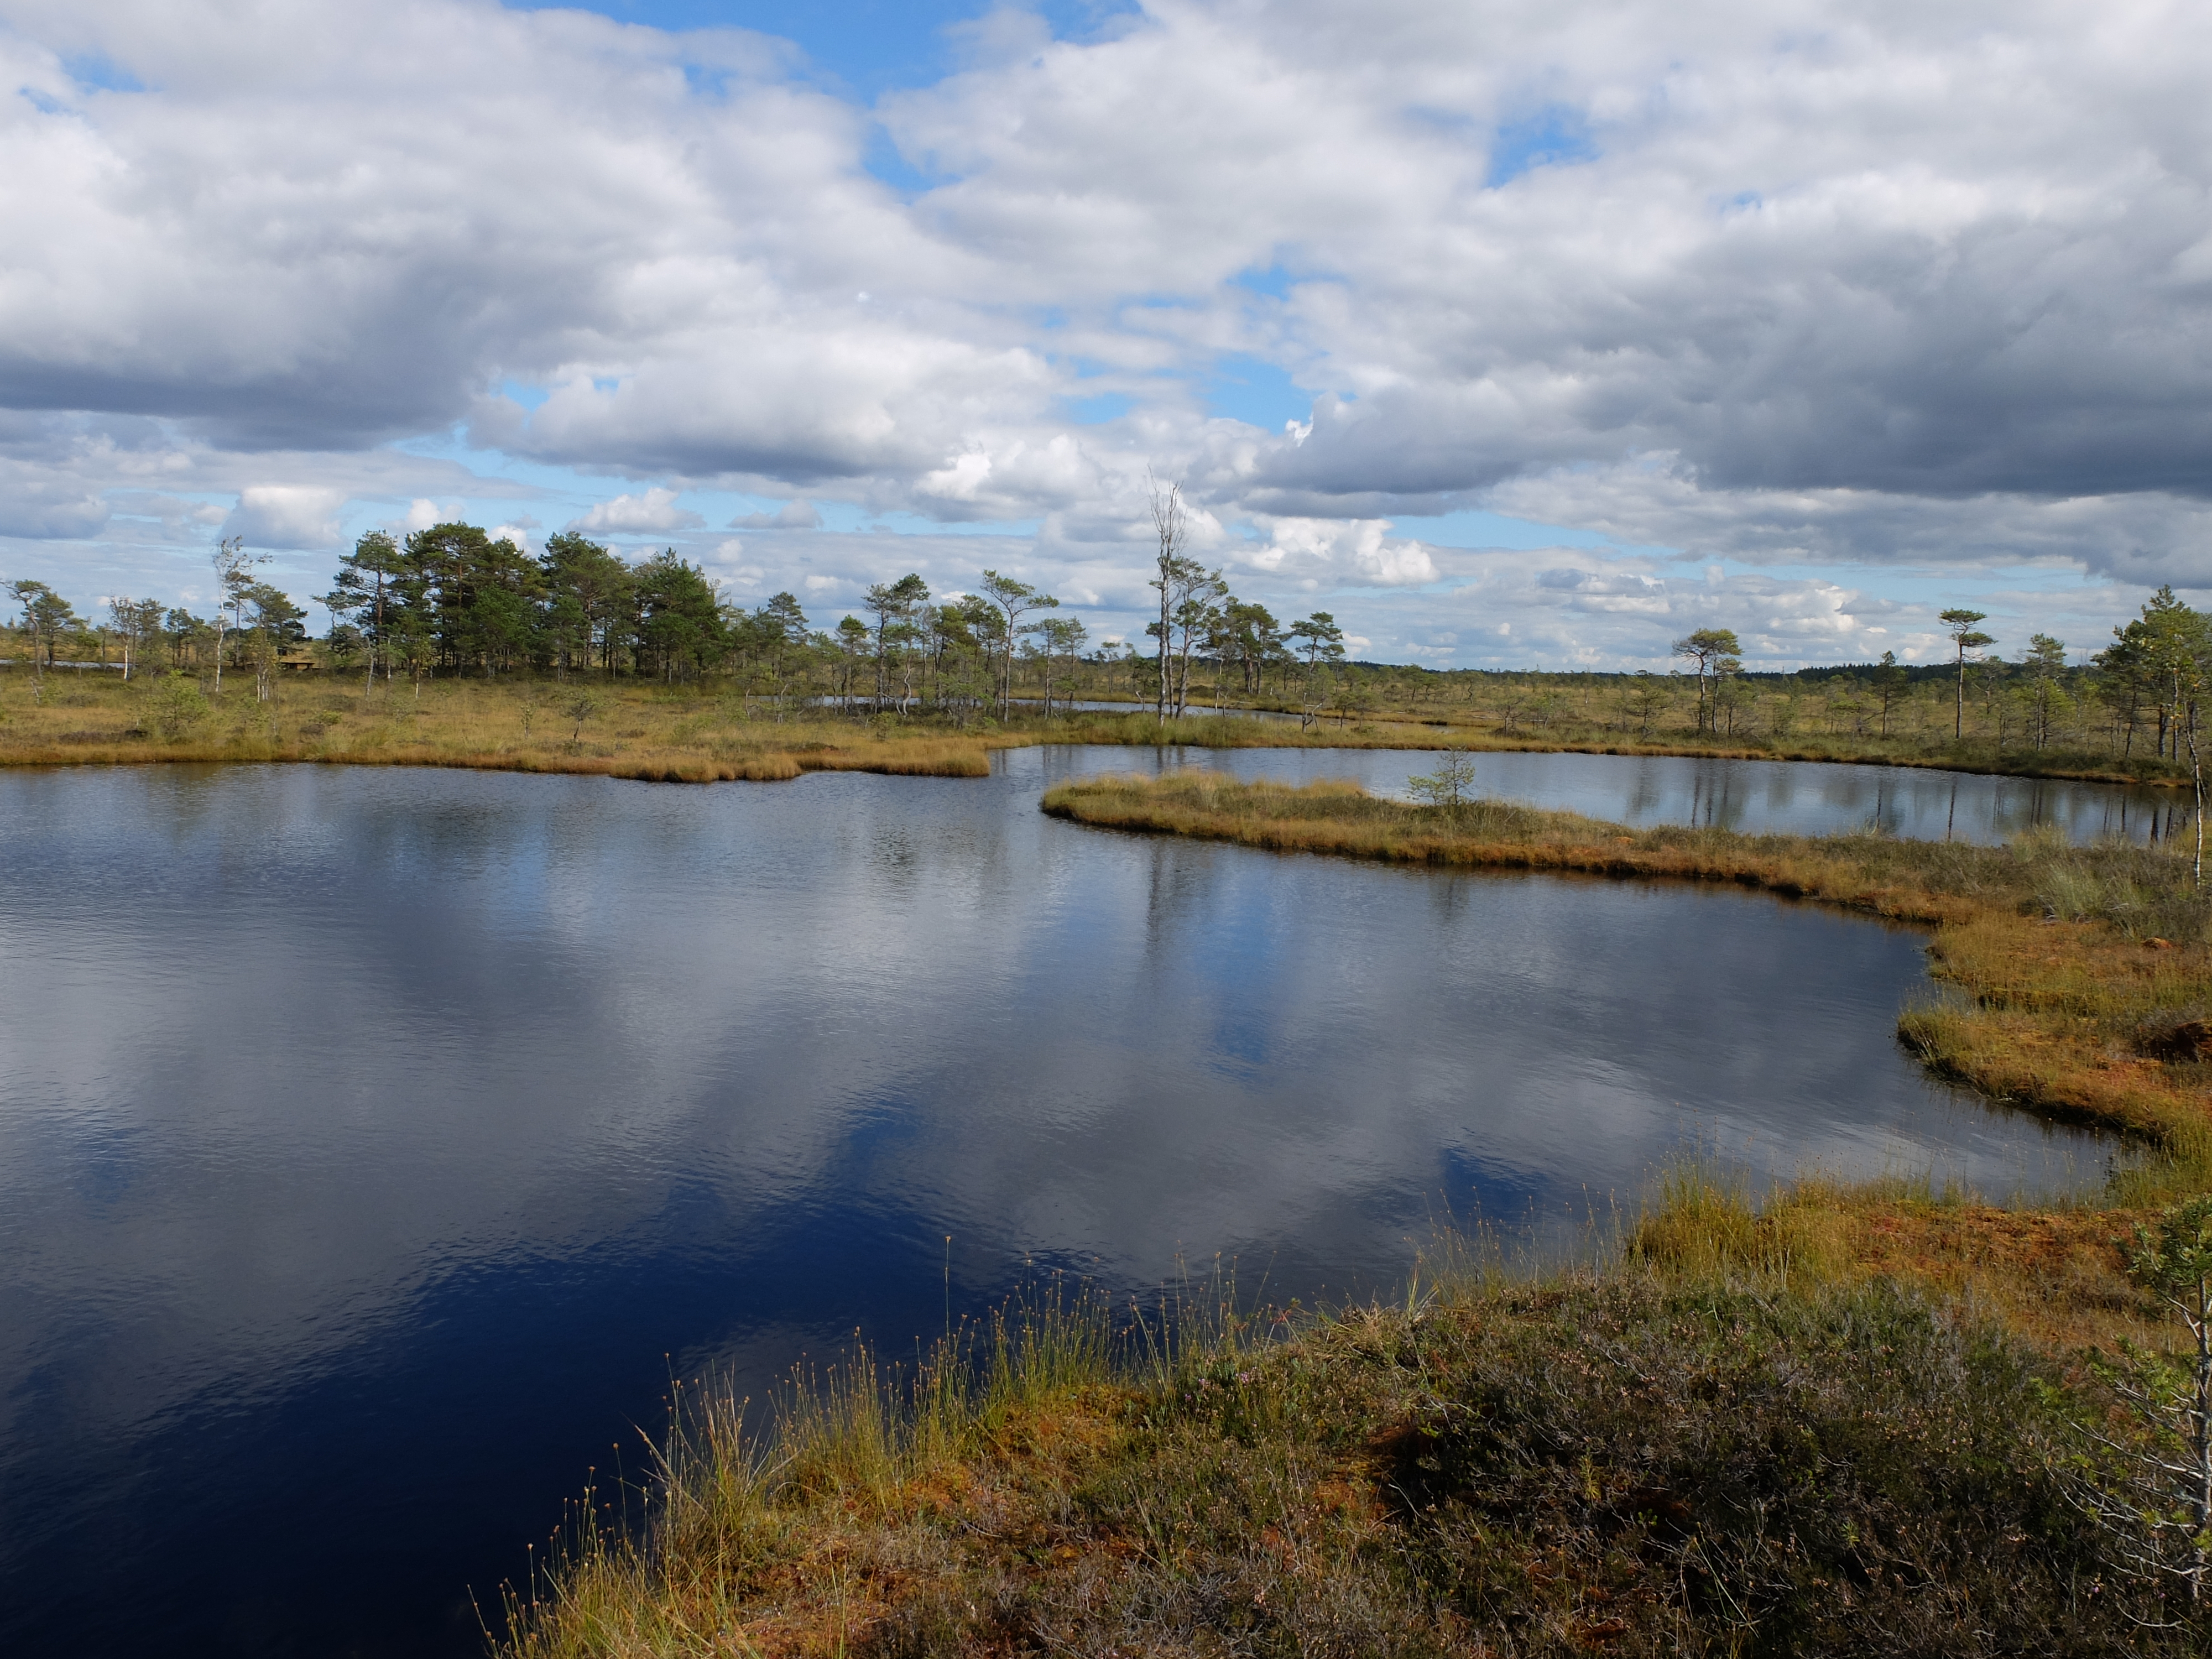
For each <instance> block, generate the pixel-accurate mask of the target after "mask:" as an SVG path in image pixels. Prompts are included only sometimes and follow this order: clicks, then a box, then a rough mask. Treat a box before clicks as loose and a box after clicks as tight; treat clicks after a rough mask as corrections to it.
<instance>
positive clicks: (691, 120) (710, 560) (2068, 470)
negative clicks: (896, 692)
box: [0, 0, 2212, 668]
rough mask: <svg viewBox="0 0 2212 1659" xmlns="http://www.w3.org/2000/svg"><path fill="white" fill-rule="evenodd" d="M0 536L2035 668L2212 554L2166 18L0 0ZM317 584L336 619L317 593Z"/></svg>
mask: <svg viewBox="0 0 2212 1659" xmlns="http://www.w3.org/2000/svg"><path fill="white" fill-rule="evenodd" d="M0 71H4V73H0V578H10V577H32V578H35V579H38V580H45V581H47V582H50V583H51V584H52V585H53V586H55V587H56V588H58V590H60V591H61V592H63V593H64V595H65V596H66V597H68V598H69V599H71V600H72V601H73V602H75V603H76V605H77V606H78V608H79V609H80V610H81V611H84V610H91V611H99V610H100V609H101V608H102V602H103V600H104V599H106V598H107V597H109V596H131V597H156V598H161V599H165V600H167V601H169V602H171V603H184V604H189V605H197V606H199V607H202V608H205V607H206V606H207V605H208V603H209V601H210V598H211V595H212V593H213V592H214V582H213V578H212V573H211V570H210V563H209V555H210V552H211V551H212V550H213V549H214V547H215V545H216V543H217V542H218V541H219V540H220V539H222V538H223V537H226V536H242V537H243V538H245V540H246V544H247V546H248V547H249V548H250V549H252V550H256V551H258V552H263V553H265V554H267V555H268V556H269V557H270V566H269V570H270V574H271V575H272V577H273V579H274V580H276V582H277V583H278V584H279V585H280V586H284V587H286V588H287V589H288V590H289V591H290V592H292V593H293V594H294V595H295V597H296V598H298V599H301V600H303V601H305V600H308V599H312V597H313V596H314V595H316V594H319V593H321V592H324V591H325V590H326V589H327V588H328V587H329V586H330V582H331V574H332V572H333V571H334V569H335V568H336V561H337V556H338V554H339V553H340V552H341V551H343V550H344V549H346V548H348V547H349V546H350V545H351V544H353V542H354V540H355V539H356V538H357V537H359V536H361V535H362V534H363V533H365V532H368V531H371V530H374V529H378V528H389V529H393V530H404V529H408V528H417V527H422V526H427V525H428V524H430V523H434V522H437V521H439V520H445V519H449V518H455V517H459V518H465V519H467V520H471V521H473V522H477V523H481V524H483V525H485V526H489V527H494V528H504V529H505V531H506V532H507V533H508V534H510V535H513V537H515V538H517V539H518V540H520V541H522V542H524V543H525V544H527V545H529V546H530V547H532V549H536V548H539V547H542V546H543V544H544V538H545V537H546V536H548V535H550V534H552V533H554V532H559V531H562V530H564V529H574V530H577V531H579V532H583V533H586V534H588V535H591V536H592V537H593V538H595V539H599V540H602V541H605V542H606V543H607V544H610V545H612V546H615V547H617V549H619V550H623V552H625V553H626V554H629V555H631V556H637V555H640V554H642V553H644V552H647V551H649V550H656V549H659V548H661V547H673V548H675V549H676V550H678V552H680V553H681V554H683V555H684V556H685V557H687V558H690V559H693V560H695V561H696V562H699V563H701V564H702V566H704V568H706V569H707V570H708V573H709V574H711V575H713V576H714V578H716V579H717V580H720V581H721V582H722V583H724V584H725V585H726V588H727V590H728V592H730V594H731V595H732V598H733V599H736V600H737V601H738V602H741V603H744V604H746V605H753V604H757V603H760V602H762V601H763V600H765V599H768V598H769V596H770V595H771V594H773V593H775V592H778V591H780V590H784V589H788V590H790V591H792V592H794V593H796V594H797V595H798V596H799V599H800V600H801V602H802V603H803V604H804V605H805V608H806V610H807V613H808V615H809V617H811V619H812V620H814V621H815V622H816V623H817V625H827V624H829V623H834V622H835V621H836V617H838V616H839V615H841V614H842V613H843V612H844V611H847V610H848V609H851V608H853V607H854V606H856V605H857V604H858V602H859V600H860V596H861V594H862V592H864V590H865V589H866V586H867V585H868V584H869V583H871V582H876V581H884V580H893V579H896V577H897V576H899V575H902V574H905V573H906V572H908V571H909V570H913V571H918V572H919V573H921V574H922V575H923V576H924V577H925V578H926V579H927V580H928V582H929V583H930V585H931V586H932V587H933V590H935V591H936V592H938V593H939V594H950V593H955V592H962V591H965V590H967V589H969V588H972V587H973V586H974V585H975V581H976V580H977V578H978V576H979V574H980V573H981V571H982V570H984V569H985V568H993V569H997V570H999V571H1000V572H1002V573H1006V574H1016V575H1018V576H1021V577H1022V578H1024V579H1025V580H1030V581H1033V582H1036V583H1037V584H1039V585H1040V586H1043V587H1044V588H1046V589H1047V590H1048V591H1050V592H1054V593H1055V594H1057V595H1058V596H1059V597H1060V599H1061V601H1062V603H1063V605H1065V606H1066V607H1068V608H1069V609H1070V610H1072V611H1073V612H1074V613H1075V614H1076V615H1079V616H1080V617H1083V618H1084V620H1085V622H1086V623H1089V624H1090V626H1091V632H1092V636H1093V637H1094V639H1109V638H1113V637H1116V636H1121V637H1128V638H1133V639H1138V640H1141V638H1142V633H1141V629H1142V626H1143V617H1144V613H1145V611H1146V605H1147V603H1148V602H1149V601H1150V599H1151V598H1152V596H1151V594H1150V592H1149V591H1148V590H1147V589H1146V586H1145V577H1146V570H1147V561H1148V558H1149V556H1150V551H1151V530H1150V524H1149V520H1148V518H1147V515H1146V492H1147V488H1148V480H1149V479H1158V480H1162V481H1176V482H1179V483H1181V485H1182V488H1183V489H1184V492H1185V495H1186V498H1187V500H1188V503H1189V505H1190V507H1191V510H1192V514H1193V523H1194V551H1195V552H1197V553H1198V554H1199V555H1200V556H1201V557H1202V558H1204V559H1205V560H1206V562H1208V563H1210V564H1214V565H1218V566H1219V567H1220V568H1222V570H1223V571H1224V573H1225V576H1226V578H1227V580H1229V582H1230V584H1231V587H1232V588H1233V589H1234V590H1235V591H1236V592H1237V593H1238V594H1239V595H1240V596H1243V597H1247V598H1252V599H1259V600H1261V601H1262V602H1264V603H1265V604H1267V605H1268V606H1269V607H1270V608H1271V609H1272V610H1273V611H1274V613H1275V614H1276V615H1277V617H1279V618H1280V619H1282V620H1284V621H1285V622H1287V621H1289V620H1291V619H1292V618H1294V617H1302V616H1304V615H1306V614H1308V613H1309V612H1310V611H1315V610H1326V611H1330V612H1331V613H1332V614H1333V615H1334V616H1335V617H1336V618H1337V619H1338V621H1339V622H1340V623H1342V624H1343V625H1344V627H1345V629H1346V633H1347V635H1348V636H1349V639H1350V642H1351V643H1352V647H1353V652H1354V654H1355V655H1358V656H1361V657H1364V658H1368V659H1374V660H1380V661H1394V662H1419V663H1424V664H1427V665H1432V666H1437V667H1450V666H1462V667H1488V668H1528V667H1544V668H1570V667H1593V668H1645V667H1650V668H1663V667H1665V666H1666V665H1668V647H1669V644H1670V642H1671V641H1673V640H1674V639H1675V638H1678V637H1680V636H1681V635H1685V634H1686V633H1688V632H1690V631H1691V630H1692V629H1696V628H1700V627H1725V628H1731V629H1735V631H1736V632H1737V633H1738V635H1740V636H1741V639H1742V641H1743V643H1744V647H1745V657H1746V660H1747V665H1749V666H1752V667H1755V668H1786V667H1792V666H1796V665H1802V664H1808V663H1812V664H1818V663H1829V662H1842V661H1866V660H1870V659H1873V658H1875V657H1877V656H1879V655H1880V654H1881V653H1882V652H1883V651H1885V650H1891V651H1894V652H1896V653H1897V654H1898V656H1899V658H1900V659H1904V660H1906V661H1929V660H1935V659H1939V658H1941V657H1942V656H1943V655H1944V654H1945V651H1946V648H1947V647H1946V642H1945V641H1944V640H1943V638H1942V632H1941V629H1940V627H1939V626H1938V624H1937V623H1936V612H1937V611H1941V610H1942V609H1943V608H1945V607H1946V606H1953V605H1966V606H1969V607H1971V608H1973V609H1976V610H1980V611H1985V612H1987V613H1988V614H1989V617H1990V622H1989V623H1986V624H1984V626H1985V627H1986V628H1987V629H1988V631H1990V632H1991V633H1993V634H1995V635H1996V636H1997V639H1998V641H1999V643H1998V647H1997V649H1998V651H1999V652H2000V653H2002V654H2006V655H2016V654H2018V653H2021V651H2022V650H2023V649H2024V648H2025V647H2026V644H2027V638H2028V636H2029V635H2031V634H2032V633H2034V632H2038V631H2040V632H2045V633H2050V634H2053V635H2057V636H2058V637H2059V638H2061V639H2063V640H2064V641H2067V642H2068V644H2069V647H2071V648H2072V654H2073V657H2074V659H2075V660H2076V661H2081V660H2086V659H2087V655H2088V653H2090V652H2092V651H2093V650H2095V649H2097V648H2098V647H2100V645H2101V644H2102V643H2104V642H2105V641H2106V640H2108V639H2109V637H2110V630H2111V629H2112V626H2113V625H2114V624H2115V623H2118V622H2120V621H2122V620H2124V618H2125V617H2127V616H2129V615H2130V614H2132V613H2133V612H2134V611H2135V610H2136V607H2137V606H2139V605H2141V604H2142V601H2143V599H2145V598H2146V597H2147V596H2148V592H2150V590H2151V589H2152V588H2154V587H2155V586H2157V585H2159V584H2160V583H2172V585H2174V586H2176V587H2177V588H2178V589H2179V590H2180V591H2181V592H2182V594H2183V597H2185V598H2186V599H2192V600H2193V601H2195V602H2197V603H2204V602H2206V601H2207V599H2208V598H2209V597H2212V507H2208V498H2209V497H2212V200H2208V189H2209V188H2212V98H2208V97H2206V96H2205V94H2204V90H2203V89H2204V88H2205V87H2206V86H2207V85H2208V84H2212V8H2208V7H2205V6H2203V5H2202V4H2201V3H2197V4H2190V3H2130V0H2106V3H2100V4H2098V5H2095V6H2091V5H2087V4H2083V3H2081V0H2065V3H2050V0H2003V3H1996V0H1971V3H1960V0H1913V3H1910V4H1907V3H1900V0H1867V3H1858V4H1838V3H1832V0H1757V3H1752V0H1683V3H1679V4H1675V5H1670V6H1656V5H1651V4H1648V3H1646V4H1642V5H1626V4H1620V3H1582V0H1472V3H1464V4H1457V5H1449V6H1447V5H1439V4H1437V3H1435V0H1365V3H1363V4H1361V5H1359V6H1357V7H1347V6H1345V5H1342V4H1340V3H1331V4H1324V3H1320V0H1219V3H1182V0H1164V3H1122V0H1050V3H1047V4H1044V5H1042V6H1036V7H1029V8H1023V7H1016V6H1008V7H1002V8H999V9H987V8H985V7H982V6H979V5H976V4H965V5H963V4H944V3H933V4H911V5H909V4H898V3H893V0H823V3H811V4H799V3H797V0H770V3H743V0H604V3H601V4H599V5H598V6H595V7H591V8H569V7H558V6H524V5H518V4H509V5H501V4H497V3H493V0H378V3H375V4H373V5H372V4H368V3H359V0H356V3H336V0H0ZM315 617H316V620H317V622H318V623H319V622H320V621H321V619H322V613H321V612H320V611H316V612H315Z"/></svg>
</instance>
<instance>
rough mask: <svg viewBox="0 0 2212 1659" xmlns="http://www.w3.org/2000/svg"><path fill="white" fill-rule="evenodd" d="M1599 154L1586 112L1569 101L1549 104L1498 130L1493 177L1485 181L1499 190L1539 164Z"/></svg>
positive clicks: (1586, 158) (1493, 149)
mask: <svg viewBox="0 0 2212 1659" xmlns="http://www.w3.org/2000/svg"><path fill="white" fill-rule="evenodd" d="M1596 155H1597V145H1596V143H1595V142H1593V141H1592V139H1591V137H1590V134H1589V119H1588V118H1586V117H1585V116H1584V115H1583V112H1581V111H1580V110H1578V109H1576V108H1575V107H1573V106H1571V105H1569V104H1547V105H1545V106H1544V107H1543V108H1541V109H1540V110H1538V111H1537V112H1535V113H1534V115H1530V116H1528V117H1525V118H1522V119H1521V120H1518V121H1509V122H1507V123H1506V124H1505V125H1504V126H1502V127H1500V128H1498V137H1497V138H1496V139H1495V140H1494V141H1493V142H1492V144H1491V146H1490V176H1489V177H1488V178H1487V179H1486V180H1485V181H1484V182H1485V183H1486V184H1487V185H1489V187H1490V188H1491V189H1492V190H1495V189H1497V188H1498V186H1499V185H1504V184H1510V183H1511V182H1512V181H1513V180H1514V179H1518V178H1519V177H1520V176H1521V175H1522V173H1529V172H1533V171H1534V169H1536V168H1537V167H1558V166H1561V165H1563V164H1565V163H1568V162H1573V161H1592V160H1595V158H1596Z"/></svg>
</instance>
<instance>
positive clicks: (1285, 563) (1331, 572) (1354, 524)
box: [1231, 513, 1437, 587]
mask: <svg viewBox="0 0 2212 1659" xmlns="http://www.w3.org/2000/svg"><path fill="white" fill-rule="evenodd" d="M1253 522H1254V523H1255V524H1256V525H1257V526H1259V527H1260V528H1261V530H1262V531H1264V532H1266V534H1267V541H1266V543H1265V544H1262V545H1261V546H1259V547H1257V548H1255V549H1253V550H1249V551H1240V552H1235V553H1232V554H1231V558H1232V559H1233V560H1234V562H1236V563H1237V564H1239V565H1242V566H1244V567H1246V568H1249V569H1252V570H1255V571H1264V572H1266V573H1267V574H1272V575H1280V576H1285V577H1291V578H1297V579H1300V580H1316V579H1333V580H1338V581H1344V582H1350V583H1354V584H1358V585H1361V586H1376V587H1418V586H1422V585H1424V584H1425V583H1428V582H1432V581H1434V580H1437V565H1436V561H1435V560H1434V559H1433V558H1431V556H1430V554H1429V550H1427V549H1426V548H1425V547H1423V546H1422V545H1421V544H1420V543H1419V542H1417V541H1407V540H1404V539H1402V538H1401V539H1400V540H1397V541H1390V540H1388V539H1386V532H1388V531H1389V528H1390V526H1389V521H1388V520H1382V519H1351V520H1334V519H1278V518H1273V517H1271V516H1269V515H1268V514H1266V513H1260V514H1256V515H1255V518H1254V520H1253Z"/></svg>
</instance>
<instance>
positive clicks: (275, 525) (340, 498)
mask: <svg viewBox="0 0 2212 1659" xmlns="http://www.w3.org/2000/svg"><path fill="white" fill-rule="evenodd" d="M344 505H345V495H344V493H343V491H341V490H337V489H319V488H318V487H316V486H314V485H312V484H252V485H249V486H247V487H246V489H241V490H240V491H239V492H238V505H237V506H236V507H234V508H232V509H231V513H230V516H229V517H228V518H227V519H225V520H223V522H222V533H223V534H224V535H226V536H243V537H244V538H246V545H247V546H248V547H272V548H286V549H290V548H326V547H331V546H333V545H335V544H337V539H338V509H339V508H340V507H343V506H344Z"/></svg>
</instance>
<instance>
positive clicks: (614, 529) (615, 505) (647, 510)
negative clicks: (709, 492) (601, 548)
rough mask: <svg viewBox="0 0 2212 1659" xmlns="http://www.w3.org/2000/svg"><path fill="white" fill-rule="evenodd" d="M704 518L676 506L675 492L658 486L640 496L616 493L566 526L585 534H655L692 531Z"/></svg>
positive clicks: (687, 508) (687, 509) (685, 508)
mask: <svg viewBox="0 0 2212 1659" xmlns="http://www.w3.org/2000/svg"><path fill="white" fill-rule="evenodd" d="M705 522H706V520H704V519H702V518H701V517H700V516H699V515H698V514H697V513H694V512H692V511H691V509H690V508H689V507H678V506H677V505H676V492H675V491H674V490H672V489H659V488H658V487H655V488H654V489H648V490H647V491H646V492H645V493H644V494H643V495H617V496H616V497H615V498H614V500H612V501H601V502H600V503H599V505H598V506H597V507H593V508H592V510H591V511H590V512H588V513H585V514H584V515H583V517H581V518H580V519H575V520H571V521H570V522H569V525H568V528H569V529H571V530H580V531H582V532H585V533H586V534H588V535H605V534H610V533H611V534H614V535H618V536H619V535H634V536H650V535H658V534H660V533H663V532H667V531H671V530H696V529H697V528H698V527H699V526H701V525H702V524H704V523H705Z"/></svg>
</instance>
